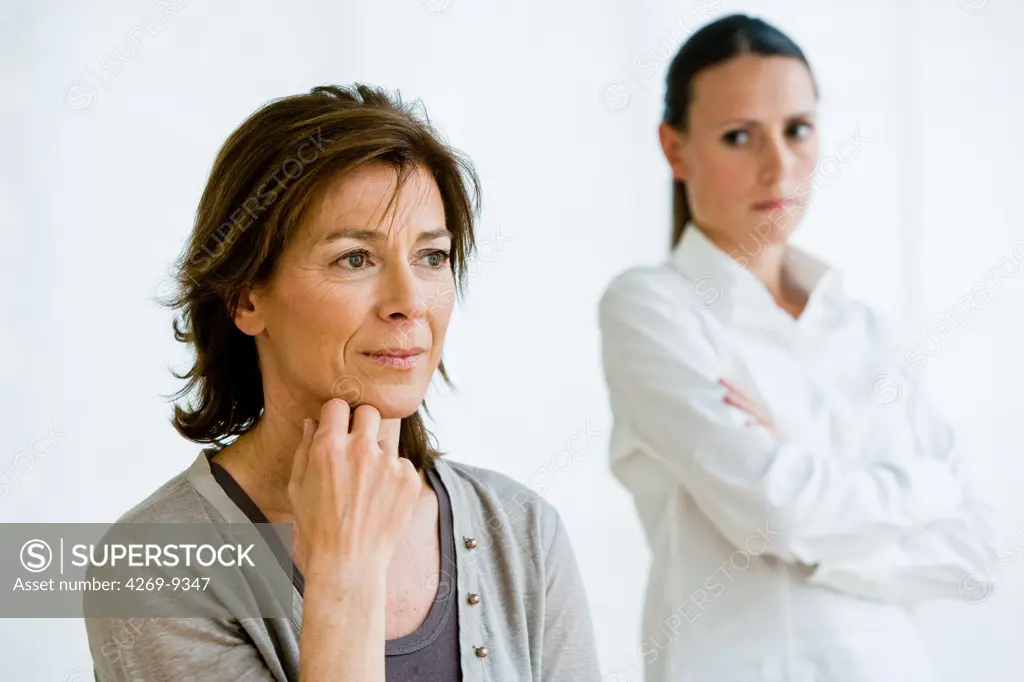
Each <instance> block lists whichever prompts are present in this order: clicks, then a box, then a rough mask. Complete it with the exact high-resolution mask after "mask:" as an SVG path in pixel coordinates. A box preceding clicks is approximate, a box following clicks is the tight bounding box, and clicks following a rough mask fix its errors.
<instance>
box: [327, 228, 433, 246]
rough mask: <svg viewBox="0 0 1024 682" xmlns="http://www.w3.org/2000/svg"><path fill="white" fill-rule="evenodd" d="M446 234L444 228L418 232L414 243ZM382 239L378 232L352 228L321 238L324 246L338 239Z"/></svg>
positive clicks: (381, 233) (370, 240) (382, 235)
mask: <svg viewBox="0 0 1024 682" xmlns="http://www.w3.org/2000/svg"><path fill="white" fill-rule="evenodd" d="M448 234H449V232H448V230H447V228H444V227H441V228H438V229H436V230H427V231H424V232H420V234H419V236H418V237H417V238H416V241H417V242H427V241H430V240H432V239H438V238H440V237H445V236H447V235H448ZM384 237H385V233H384V232H382V231H380V230H367V229H365V228H358V227H352V228H346V229H343V230H334V231H332V232H329V233H328V234H327V235H326V236H325V237H324V238H323V240H322V241H323V243H325V244H330V243H331V242H336V241H338V240H340V239H355V240H356V241H361V242H379V241H383V240H384Z"/></svg>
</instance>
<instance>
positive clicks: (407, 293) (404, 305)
mask: <svg viewBox="0 0 1024 682" xmlns="http://www.w3.org/2000/svg"><path fill="white" fill-rule="evenodd" d="M381 284H382V286H381V296H380V297H381V301H380V314H381V317H385V318H391V319H393V318H395V317H405V318H409V319H417V318H421V317H423V316H424V315H426V312H427V311H426V306H425V305H424V297H423V292H422V291H421V287H420V282H419V280H417V278H416V275H415V273H414V272H413V269H412V266H411V265H409V264H408V263H401V264H398V265H395V266H393V267H390V268H385V272H384V278H383V281H382V283H381Z"/></svg>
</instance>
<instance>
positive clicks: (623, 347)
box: [599, 271, 962, 566]
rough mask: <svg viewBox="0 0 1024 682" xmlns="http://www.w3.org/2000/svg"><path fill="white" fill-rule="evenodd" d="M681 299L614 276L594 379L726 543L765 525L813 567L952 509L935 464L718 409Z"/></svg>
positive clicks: (948, 483)
mask: <svg viewBox="0 0 1024 682" xmlns="http://www.w3.org/2000/svg"><path fill="white" fill-rule="evenodd" d="M669 274H671V273H669ZM687 303H688V298H687V292H686V283H685V281H684V280H682V279H681V278H679V277H674V278H673V279H672V280H671V281H669V280H668V279H667V278H656V277H654V276H652V275H651V274H649V273H643V272H640V273H638V272H637V271H631V272H628V273H626V274H624V275H620V276H619V277H618V278H617V279H616V280H615V281H614V282H613V283H612V284H611V285H610V286H609V288H608V291H607V292H606V293H605V295H604V296H603V297H602V299H601V302H600V306H599V320H600V326H601V334H602V355H603V364H604V371H605V379H606V381H607V384H608V390H609V394H610V398H611V401H612V407H613V411H614V412H615V415H616V419H619V418H622V419H623V420H624V422H625V423H626V424H627V425H628V428H629V429H631V431H632V432H633V435H634V436H635V437H636V438H638V439H639V440H640V441H641V442H642V443H644V446H645V447H644V450H645V452H646V453H647V454H648V455H649V456H651V457H654V458H655V459H657V460H659V461H660V462H661V463H662V464H663V466H664V467H665V469H666V470H667V473H668V474H669V475H672V476H674V477H676V478H677V479H678V481H679V482H680V484H681V485H683V486H684V487H685V488H686V489H687V491H688V492H689V493H690V494H691V495H692V497H693V499H694V501H695V503H696V504H697V506H698V507H699V508H700V509H701V511H702V512H703V513H704V514H705V515H706V516H707V517H708V518H709V519H710V520H711V522H712V523H713V524H714V525H715V526H716V527H717V528H718V529H719V530H720V532H721V533H722V534H723V535H724V536H725V537H726V538H727V539H728V540H729V541H730V542H731V543H732V544H733V545H734V546H736V547H737V548H742V547H744V546H745V543H746V541H747V540H748V539H749V538H750V537H752V536H754V535H756V534H757V533H758V532H759V529H760V528H763V527H764V526H765V524H766V523H767V525H768V528H769V529H770V531H771V533H772V535H773V538H774V540H773V542H771V543H770V544H769V546H768V548H767V550H766V553H768V554H772V555H775V556H777V557H779V558H780V559H782V560H784V561H787V562H791V563H803V564H806V565H811V566H812V565H816V564H820V563H823V562H825V561H828V560H841V559H844V558H849V557H856V556H862V555H864V554H866V553H870V552H871V551H874V550H875V549H876V548H879V547H884V546H885V543H887V542H891V541H892V539H894V538H897V537H900V536H902V535H904V534H906V532H907V531H908V530H910V529H915V528H920V527H922V526H924V525H925V524H928V523H930V522H932V521H934V520H936V519H938V518H942V517H946V516H948V515H950V514H951V513H952V512H953V511H954V510H955V509H957V508H958V507H959V506H960V502H961V494H962V490H961V489H962V485H961V483H960V481H959V480H957V479H956V477H955V476H954V475H953V474H952V472H951V471H950V470H949V467H947V466H946V465H945V464H943V463H942V462H939V461H938V460H936V459H934V458H929V457H914V456H910V453H906V452H891V453H880V455H879V456H878V457H876V458H875V459H873V460H872V461H858V460H856V459H854V458H852V457H844V456H840V455H841V454H842V453H837V452H834V451H829V450H827V449H824V446H822V447H817V448H812V447H808V446H806V445H804V444H801V443H795V442H779V441H777V440H776V439H775V437H774V436H773V435H772V434H771V433H770V432H769V431H768V430H767V429H765V428H763V427H761V426H758V425H748V423H747V422H748V416H747V415H746V413H744V412H743V411H741V410H739V409H738V408H736V407H733V406H731V405H728V404H726V403H725V402H724V400H723V398H724V395H725V390H724V388H723V387H722V386H721V385H720V384H719V383H718V380H719V379H720V378H723V377H728V375H727V374H726V371H725V367H724V366H723V361H722V359H721V357H719V354H718V353H717V352H716V351H715V349H714V347H713V346H712V344H711V341H710V339H709V337H708V334H707V332H706V331H705V326H704V324H703V323H702V321H701V319H700V317H699V316H700V313H699V312H698V311H696V310H693V309H692V308H690V307H688V306H687Z"/></svg>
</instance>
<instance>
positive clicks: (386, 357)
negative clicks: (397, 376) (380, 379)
mask: <svg viewBox="0 0 1024 682" xmlns="http://www.w3.org/2000/svg"><path fill="white" fill-rule="evenodd" d="M364 355H365V356H366V357H368V358H370V359H371V360H373V361H374V362H375V363H377V364H378V365H380V366H381V367H387V368H388V369H413V368H414V367H416V365H417V364H419V361H420V358H422V357H423V356H424V355H425V352H424V351H418V352H413V353H364Z"/></svg>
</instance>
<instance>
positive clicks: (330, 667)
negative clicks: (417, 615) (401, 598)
mask: <svg viewBox="0 0 1024 682" xmlns="http://www.w3.org/2000/svg"><path fill="white" fill-rule="evenodd" d="M335 565H337V564H335ZM386 576H387V572H386V570H385V569H384V568H379V569H378V568H374V569H372V570H371V569H363V570H359V571H351V572H345V573H343V572H339V571H337V570H333V571H332V570H329V569H325V570H310V571H309V572H308V573H307V574H306V575H305V580H306V583H305V590H304V593H303V610H302V631H301V633H300V636H299V679H300V680H301V682H334V681H335V680H346V682H384V637H385V634H384V614H385V601H386V597H387V577H386Z"/></svg>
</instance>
